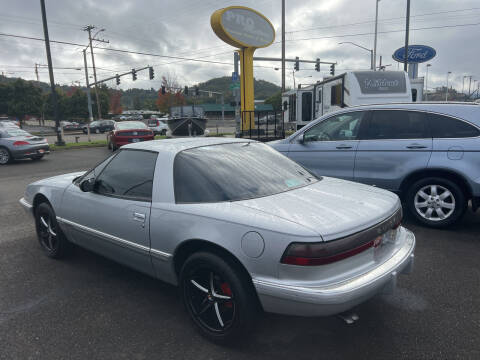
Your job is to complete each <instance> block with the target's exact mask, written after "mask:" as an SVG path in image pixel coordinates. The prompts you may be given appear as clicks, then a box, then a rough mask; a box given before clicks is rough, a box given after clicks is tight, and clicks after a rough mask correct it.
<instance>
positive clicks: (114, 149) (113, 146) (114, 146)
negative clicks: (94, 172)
mask: <svg viewBox="0 0 480 360" xmlns="http://www.w3.org/2000/svg"><path fill="white" fill-rule="evenodd" d="M111 146H112V152H115V151H117V146H116V145H115V144H114V143H112V144H111Z"/></svg>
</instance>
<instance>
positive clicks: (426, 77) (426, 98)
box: [425, 64, 432, 101]
mask: <svg viewBox="0 0 480 360" xmlns="http://www.w3.org/2000/svg"><path fill="white" fill-rule="evenodd" d="M430 66H432V64H427V74H426V75H425V101H427V100H428V68H429V67H430Z"/></svg>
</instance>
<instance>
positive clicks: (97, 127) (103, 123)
mask: <svg viewBox="0 0 480 360" xmlns="http://www.w3.org/2000/svg"><path fill="white" fill-rule="evenodd" d="M114 125H115V121H113V120H97V121H92V122H91V123H90V125H84V126H83V127H82V130H83V133H84V134H86V133H87V132H88V127H90V133H95V134H100V133H104V132H108V131H111V130H113V127H114Z"/></svg>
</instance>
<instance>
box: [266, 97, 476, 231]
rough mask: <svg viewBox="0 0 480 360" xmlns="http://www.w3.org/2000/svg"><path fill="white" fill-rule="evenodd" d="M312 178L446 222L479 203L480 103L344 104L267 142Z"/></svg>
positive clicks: (431, 221) (437, 223)
mask: <svg viewBox="0 0 480 360" xmlns="http://www.w3.org/2000/svg"><path fill="white" fill-rule="evenodd" d="M270 144H271V146H272V147H274V148H275V149H276V150H278V151H280V152H282V153H283V154H284V155H286V156H288V157H289V158H291V159H292V160H294V161H296V162H298V163H300V164H301V165H303V166H305V167H306V168H307V169H309V170H310V171H312V172H313V173H315V174H316V175H317V176H322V175H324V176H333V177H338V178H342V179H346V180H353V181H358V182H361V183H364V184H368V185H374V186H378V187H381V188H384V189H387V190H390V191H393V192H396V193H398V194H399V195H400V197H401V198H402V200H403V201H404V202H405V204H406V208H407V209H408V210H410V212H411V214H412V215H413V216H414V217H415V218H416V219H417V220H418V221H419V222H421V223H423V224H425V225H428V226H431V227H442V226H448V225H451V224H453V223H455V222H456V221H458V220H459V219H461V217H462V215H463V214H464V212H465V210H466V209H467V204H468V202H469V201H471V202H472V209H473V210H474V211H475V210H476V209H477V208H478V207H479V206H480V156H479V155H480V106H479V105H478V104H472V103H470V104H468V103H409V104H383V105H365V106H356V107H348V108H345V109H342V110H340V111H337V112H334V113H330V114H328V115H325V116H322V117H320V118H319V119H317V120H316V121H313V122H312V123H311V124H309V125H307V126H305V127H304V128H302V129H300V130H299V131H297V132H296V133H295V134H293V135H292V136H290V137H289V138H287V139H285V140H281V141H277V142H272V143H270Z"/></svg>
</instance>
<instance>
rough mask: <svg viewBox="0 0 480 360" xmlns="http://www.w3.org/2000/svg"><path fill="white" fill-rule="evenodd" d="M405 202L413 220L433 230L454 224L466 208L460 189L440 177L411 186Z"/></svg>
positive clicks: (464, 198) (427, 179)
mask: <svg viewBox="0 0 480 360" xmlns="http://www.w3.org/2000/svg"><path fill="white" fill-rule="evenodd" d="M405 201H406V202H407V208H408V210H409V211H410V213H411V214H412V215H413V216H414V217H415V219H417V220H418V221H419V222H420V223H422V224H424V225H427V226H429V227H434V228H441V227H446V226H449V225H452V224H454V223H456V222H457V221H458V220H460V218H461V217H462V216H463V214H464V213H465V210H466V208H467V199H466V197H465V193H464V192H463V191H462V189H461V188H460V187H459V186H458V185H457V184H456V183H455V182H453V181H451V180H448V179H445V178H440V177H429V178H424V179H421V180H418V181H417V182H415V183H414V184H412V185H411V186H410V187H409V189H408V191H407V196H406V198H405Z"/></svg>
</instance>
